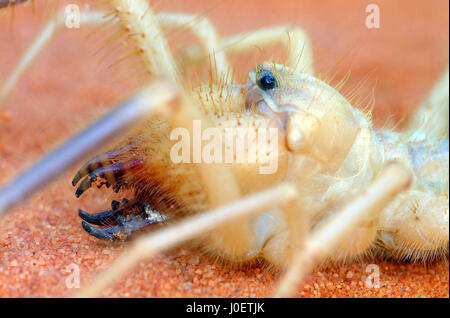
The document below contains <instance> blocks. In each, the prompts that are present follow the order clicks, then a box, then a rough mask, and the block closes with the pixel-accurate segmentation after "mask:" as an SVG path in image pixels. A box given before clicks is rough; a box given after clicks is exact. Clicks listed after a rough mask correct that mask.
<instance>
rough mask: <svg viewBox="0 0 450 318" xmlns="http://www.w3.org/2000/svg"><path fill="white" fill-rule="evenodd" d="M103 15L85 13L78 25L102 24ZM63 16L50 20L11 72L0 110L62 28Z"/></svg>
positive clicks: (0, 93) (0, 95)
mask: <svg viewBox="0 0 450 318" xmlns="http://www.w3.org/2000/svg"><path fill="white" fill-rule="evenodd" d="M103 16H104V13H101V12H85V13H82V14H81V15H80V23H82V24H87V25H96V24H100V23H103V22H104V21H105V20H104V19H103ZM64 18H65V17H64V15H63V14H58V15H57V17H56V18H55V19H52V20H51V21H50V22H49V23H48V24H47V26H46V27H45V28H44V30H43V31H42V32H41V33H40V34H39V35H38V37H37V38H36V39H35V40H34V42H33V43H32V44H31V46H30V47H29V49H28V50H27V52H26V53H25V54H24V55H23V56H22V58H21V59H20V62H19V64H18V65H17V66H16V68H15V69H14V70H13V71H12V73H11V74H10V75H9V77H8V78H7V80H6V82H5V83H4V84H3V86H2V87H1V88H0V108H1V107H2V104H3V102H4V101H5V100H6V98H7V97H8V95H9V94H10V93H11V92H12V90H13V89H14V87H15V86H16V84H17V82H18V81H19V80H20V78H21V77H22V75H23V74H24V73H25V71H26V70H27V69H28V68H29V66H30V64H31V63H32V62H33V61H34V60H35V59H36V57H37V56H38V55H39V53H40V52H41V51H42V49H43V48H44V47H45V46H46V45H47V44H48V43H49V41H50V40H51V38H52V37H53V35H54V34H55V32H56V30H58V29H60V28H62V27H63V26H64V23H65V19H64Z"/></svg>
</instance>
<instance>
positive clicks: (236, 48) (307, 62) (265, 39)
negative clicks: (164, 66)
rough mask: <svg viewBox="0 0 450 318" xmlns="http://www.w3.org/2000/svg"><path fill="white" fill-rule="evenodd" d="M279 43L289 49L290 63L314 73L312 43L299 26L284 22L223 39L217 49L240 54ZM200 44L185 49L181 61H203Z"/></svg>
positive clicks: (292, 65) (187, 63) (288, 61)
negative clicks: (280, 24)
mask: <svg viewBox="0 0 450 318" xmlns="http://www.w3.org/2000/svg"><path fill="white" fill-rule="evenodd" d="M277 42H281V43H283V44H284V45H285V46H286V48H287V51H288V60H287V62H286V63H284V64H286V65H287V66H289V67H291V68H293V69H297V70H301V71H302V72H305V73H307V74H310V75H314V66H313V53H312V46H311V42H310V40H309V38H308V35H307V34H306V32H305V31H304V30H303V29H302V28H299V27H298V26H289V25H287V26H286V25H284V26H283V25H282V26H277V27H270V28H264V29H259V30H256V31H252V32H247V33H242V34H237V35H233V36H230V37H227V38H224V39H223V40H222V41H221V42H220V44H219V46H218V48H217V50H216V52H222V51H224V52H226V53H239V52H245V51H248V50H250V49H253V48H255V47H264V46H268V45H271V44H275V43H277ZM201 51H202V49H201V48H200V47H198V46H191V47H188V48H187V49H185V50H184V51H182V53H181V57H180V59H181V64H182V65H190V64H196V63H199V62H201V61H202V60H203V59H204V58H205V56H204V55H202V52H201Z"/></svg>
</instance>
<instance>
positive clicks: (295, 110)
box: [73, 63, 448, 265]
mask: <svg viewBox="0 0 450 318" xmlns="http://www.w3.org/2000/svg"><path fill="white" fill-rule="evenodd" d="M224 91H225V92H226V93H225V94H224V93H223V92H224ZM220 92H222V98H219V95H220ZM193 96H195V97H196V101H195V104H196V105H198V107H199V108H200V110H201V112H202V113H203V114H204V115H205V116H208V118H209V119H210V120H211V122H212V123H213V125H217V127H220V128H221V129H222V132H224V131H225V130H226V129H227V128H232V129H237V128H239V127H240V128H253V129H254V130H255V135H256V130H257V129H258V128H268V127H272V128H277V129H278V131H279V134H278V135H277V139H279V140H277V145H278V147H277V149H276V151H274V153H273V156H276V160H277V162H278V165H277V166H278V169H277V170H276V172H275V173H273V174H269V175H264V174H260V173H259V171H258V169H257V165H256V164H231V167H232V171H233V173H234V175H235V176H236V179H237V183H238V185H239V188H240V190H241V192H242V194H244V195H248V194H250V193H253V192H257V191H260V190H263V189H265V188H268V187H271V186H274V185H275V184H277V183H279V182H282V181H285V180H289V181H291V182H293V183H295V184H296V186H297V189H298V193H299V196H301V197H302V198H305V199H304V200H303V201H304V204H305V205H304V206H303V209H304V210H302V211H298V213H305V211H309V213H310V216H311V220H312V224H311V226H312V228H314V227H316V226H318V225H320V224H321V223H322V222H324V220H326V219H327V218H329V216H330V215H332V214H333V213H335V212H336V211H338V210H339V209H341V208H342V207H343V206H344V205H345V204H347V203H348V202H350V201H351V200H352V198H354V197H355V196H356V195H357V194H358V193H360V192H361V190H362V189H364V188H365V187H367V186H368V185H369V184H371V183H372V182H373V181H374V179H375V178H376V177H377V175H378V172H379V171H380V170H381V168H382V167H383V166H384V165H385V164H386V163H387V162H389V161H393V160H395V161H400V162H401V163H402V164H404V165H405V166H406V167H408V168H409V169H410V171H411V173H413V174H414V181H413V185H412V187H411V188H410V189H409V190H408V191H407V192H406V193H404V194H402V195H401V196H400V197H399V198H397V199H395V200H394V202H393V203H391V204H390V205H389V206H388V207H387V208H385V209H382V208H381V209H380V211H377V212H376V213H373V214H372V215H370V216H369V217H367V218H366V219H365V220H363V221H362V222H360V224H359V226H358V227H357V228H356V229H355V230H354V231H352V233H351V235H350V236H349V237H348V238H347V240H344V241H343V242H342V243H341V244H340V245H339V247H338V248H337V249H336V251H335V252H334V254H333V256H332V258H335V259H346V258H354V257H357V256H360V255H363V254H364V253H366V252H368V251H371V252H373V251H375V252H377V253H380V254H383V255H387V256H392V257H398V258H403V257H412V258H413V259H423V258H426V257H429V256H433V255H434V254H436V255H439V254H440V252H439V251H440V250H443V249H444V248H445V246H446V244H447V242H448V197H447V195H446V192H445V191H446V188H445V185H446V184H448V178H447V179H446V178H445V175H448V173H446V170H445V169H446V167H448V138H447V139H444V140H441V139H436V140H433V139H432V140H422V141H421V142H419V143H418V142H417V140H416V139H417V137H416V136H417V134H415V135H413V136H412V137H410V138H406V137H405V136H407V133H402V132H393V131H383V130H379V131H376V130H375V129H373V127H372V125H371V120H370V117H369V116H368V115H366V114H364V113H363V112H361V111H360V110H358V109H355V108H353V107H352V106H351V105H350V103H348V102H347V101H346V100H345V98H344V97H342V96H341V95H340V94H339V93H338V92H337V91H336V90H335V89H333V88H332V87H330V86H328V85H327V84H326V83H324V82H322V81H319V80H318V79H316V78H314V77H312V76H310V75H308V74H302V73H301V72H296V71H294V70H293V69H290V68H288V67H286V66H283V65H276V64H273V63H263V64H262V65H258V67H257V68H256V69H255V70H254V71H252V72H250V74H249V82H248V83H247V84H243V85H235V84H234V85H229V86H228V85H225V86H224V87H221V86H212V87H200V88H198V89H196V90H194V93H193ZM212 110H214V111H212ZM170 135H171V132H170V124H169V123H168V122H165V121H163V120H158V119H156V120H152V121H150V122H149V123H148V124H147V125H146V127H145V128H143V129H142V130H141V131H139V132H137V133H136V134H134V135H132V136H131V137H129V138H128V139H126V141H125V142H124V143H123V145H121V146H119V147H118V148H117V149H118V150H117V149H116V150H113V151H110V152H108V153H107V154H106V155H104V156H100V158H97V159H94V160H93V161H92V162H90V163H88V164H87V165H86V166H85V167H83V168H82V169H81V170H80V172H79V173H78V174H77V176H76V178H75V179H74V182H73V183H74V185H75V184H76V183H77V182H78V181H79V180H80V177H85V179H84V180H83V181H82V182H81V185H80V187H79V188H78V190H77V195H79V194H81V193H83V191H85V190H86V189H87V187H89V186H90V184H91V183H93V182H96V181H97V177H100V178H103V179H104V181H103V182H101V183H99V185H100V186H101V185H102V184H104V183H105V184H106V185H107V186H109V185H112V186H113V188H114V189H116V190H119V189H120V188H121V187H122V186H127V187H131V188H133V189H135V199H133V200H132V201H131V202H132V203H129V202H128V203H127V204H125V206H123V207H122V208H116V209H113V210H114V211H115V212H114V213H110V212H108V213H106V214H105V212H103V214H100V215H99V217H96V218H95V220H96V221H94V222H91V223H94V224H97V225H105V224H108V223H117V222H119V223H120V226H118V227H115V228H114V229H111V228H107V229H103V230H100V229H97V228H93V227H92V226H90V225H88V224H86V223H85V222H83V227H84V228H85V229H86V230H87V231H88V232H89V233H90V234H93V235H94V236H97V237H99V238H104V239H105V238H106V239H123V238H126V237H128V235H129V234H131V232H132V231H134V230H136V229H139V228H141V227H144V226H146V225H149V224H152V223H153V222H150V221H149V218H152V220H153V219H154V217H153V216H152V215H151V214H150V215H148V214H146V212H145V208H143V206H147V205H150V206H151V208H152V209H153V210H155V211H157V212H158V213H160V214H163V215H165V216H167V217H169V218H170V217H176V216H179V215H180V214H195V213H199V212H203V211H206V210H208V209H210V208H211V206H210V205H209V203H208V197H207V195H206V194H205V191H204V189H203V187H202V186H201V179H200V176H199V175H198V174H197V172H196V170H195V169H193V166H192V164H185V163H174V162H173V160H172V159H171V157H170V153H171V148H172V147H173V145H174V143H175V142H174V141H173V140H170V139H169V136H170ZM223 135H224V133H223ZM405 138H406V139H405ZM427 142H428V143H429V145H428V146H426V144H424V143H427ZM439 142H441V144H440V145H439V144H438V143H439ZM268 143H270V141H269V142H268ZM259 146H261V145H259ZM265 146H266V147H267V148H264V146H263V147H262V148H259V149H257V153H256V155H257V156H260V155H261V154H263V153H265V152H267V151H268V150H269V145H268V144H266V145H265ZM245 152H246V153H248V152H249V149H248V148H246V149H245ZM102 158H107V160H106V164H104V163H102ZM135 163H138V165H136V164H135ZM425 170H426V171H427V173H422V172H421V171H425ZM431 170H433V172H431ZM108 171H109V173H108ZM117 171H118V172H119V173H117ZM89 173H90V175H88V174H89ZM436 174H441V175H442V176H444V177H442V176H441V177H439V178H437V175H436ZM433 176H434V178H433ZM432 179H434V181H432ZM130 204H131V205H130ZM136 205H138V206H141V208H140V209H139V211H140V214H139V215H140V216H138V218H140V219H139V220H140V221H139V222H136V220H135V219H134V217H133V218H132V219H131V220H128V221H125V220H123V215H124V214H125V215H126V213H127V210H131V209H132V208H134V207H135V206H136ZM147 215H148V216H147ZM80 216H81V217H82V218H83V219H84V220H86V221H89V220H90V219H91V218H92V216H91V215H90V214H87V213H85V212H83V211H81V212H80ZM404 219H407V220H408V224H403V222H404ZM98 220H100V222H97V221H98ZM247 222H249V223H251V224H252V225H251V227H252V229H253V232H252V233H251V234H250V235H251V236H252V238H251V241H253V242H255V244H256V245H255V246H252V249H251V250H246V253H245V254H239V255H236V254H235V253H234V252H233V249H232V248H231V247H229V248H228V247H227V246H220V247H218V246H217V243H216V242H217V241H218V240H219V239H216V238H214V233H210V234H208V235H207V236H206V237H205V238H203V240H204V241H205V242H206V243H205V244H206V247H207V249H208V250H209V251H212V252H214V253H218V254H220V255H221V256H223V257H225V258H226V259H229V260H238V261H243V260H247V259H251V258H254V257H257V256H263V257H264V258H266V259H267V260H268V261H269V262H270V263H273V264H276V265H283V264H284V263H286V262H287V255H288V249H289V235H288V229H287V224H286V221H285V220H284V218H283V215H282V214H280V213H278V212H277V211H269V212H268V213H266V214H263V215H261V216H259V217H255V218H253V219H249V220H247ZM393 223H394V224H396V227H394V226H393ZM405 227H406V228H405ZM114 231H115V232H114ZM208 236H211V237H212V238H211V237H208ZM211 242H213V243H211ZM220 244H221V245H223V244H224V242H221V243H220ZM375 245H378V246H377V247H375Z"/></svg>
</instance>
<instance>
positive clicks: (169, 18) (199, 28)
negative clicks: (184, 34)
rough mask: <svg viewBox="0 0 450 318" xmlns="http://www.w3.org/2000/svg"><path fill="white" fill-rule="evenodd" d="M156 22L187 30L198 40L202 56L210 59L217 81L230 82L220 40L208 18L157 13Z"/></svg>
mask: <svg viewBox="0 0 450 318" xmlns="http://www.w3.org/2000/svg"><path fill="white" fill-rule="evenodd" d="M157 17H158V20H159V22H160V23H161V25H162V26H164V27H167V28H180V27H182V28H189V29H190V30H191V32H192V33H193V34H194V35H195V36H196V37H197V38H198V40H199V41H200V45H201V47H202V50H203V52H204V55H206V56H210V57H211V64H212V67H214V71H215V73H216V74H217V75H216V77H217V80H220V81H221V82H223V83H225V84H229V83H230V81H231V76H230V75H231V68H230V66H229V65H228V62H227V59H226V56H225V52H224V51H223V50H219V49H218V47H219V43H220V40H219V38H218V36H217V33H216V30H215V29H214V26H213V25H212V23H211V22H210V21H209V19H208V18H206V17H204V16H201V15H200V16H197V15H191V14H181V13H158V14H157Z"/></svg>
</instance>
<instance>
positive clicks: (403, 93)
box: [0, 0, 449, 297]
mask: <svg viewBox="0 0 450 318" xmlns="http://www.w3.org/2000/svg"><path fill="white" fill-rule="evenodd" d="M38 2H39V4H38V6H37V10H36V13H33V12H32V11H33V10H32V8H31V6H29V7H27V8H23V7H21V8H19V7H17V8H16V10H15V12H14V21H13V22H12V23H11V21H10V17H11V13H10V12H9V13H8V14H6V15H1V17H0V82H2V81H3V80H4V79H5V77H6V74H8V72H9V71H10V70H11V69H12V68H13V66H14V65H15V64H16V63H17V61H18V57H19V56H20V55H21V54H22V53H23V52H24V51H25V49H26V47H27V45H28V44H29V43H30V40H31V39H32V38H33V36H34V35H36V34H37V32H38V31H39V30H40V29H41V28H42V26H43V25H44V22H45V21H46V16H45V14H44V12H46V10H45V7H46V6H45V3H46V1H38ZM277 2H278V4H277V3H276V1H253V0H252V1H245V2H244V1H237V0H230V1H223V2H219V1H215V2H212V3H211V2H208V1H170V2H167V3H165V4H161V3H159V4H158V5H157V10H170V11H179V12H180V11H184V12H191V13H200V12H202V13H206V14H207V15H208V16H209V17H210V18H211V20H212V21H213V23H214V24H215V25H216V26H217V29H218V30H219V32H220V33H221V34H223V35H228V34H233V33H235V32H243V31H248V30H251V29H256V28H260V27H266V26H270V25H277V24H286V23H295V24H300V25H302V26H303V27H304V28H305V29H306V30H307V32H308V33H309V35H310V37H311V40H312V44H313V49H314V56H315V66H316V69H317V70H318V72H319V73H320V72H326V71H328V70H330V69H332V70H334V71H335V72H336V74H337V75H336V77H337V78H342V77H343V76H344V75H345V73H346V72H347V71H348V70H351V77H350V80H349V81H348V84H347V86H346V87H349V88H350V89H351V88H352V87H354V86H355V85H357V84H358V83H359V82H361V81H362V80H363V79H364V78H365V77H366V76H369V81H368V82H367V83H366V84H365V85H363V87H362V89H361V90H362V94H369V93H370V91H371V90H372V89H374V92H375V97H376V107H375V110H374V116H375V123H376V124H377V125H381V124H383V123H385V122H386V121H387V120H388V119H390V118H393V119H394V120H399V119H400V118H402V116H403V115H404V114H408V113H410V112H411V111H412V110H413V109H414V108H415V107H416V106H417V105H418V103H419V102H420V100H421V99H422V98H423V97H424V96H425V94H426V93H427V91H428V90H429V88H430V87H431V86H432V84H433V83H434V81H435V79H437V78H438V76H439V75H440V73H441V72H442V71H443V70H444V67H445V66H446V64H447V63H448V24H449V16H448V2H446V1H440V0H435V1H420V0H417V1H412V0H408V1H376V3H377V4H378V5H379V7H380V17H381V20H380V23H381V25H380V28H379V29H368V28H366V26H365V24H364V21H365V18H366V16H367V13H366V12H365V7H366V5H367V4H369V3H372V2H373V1H362V0H361V1H331V0H325V1H320V2H319V1H313V0H311V1H277ZM42 3H44V4H42ZM230 21H232V23H231V22H230ZM90 31H92V30H86V29H80V30H74V29H72V30H63V31H61V32H59V33H58V35H57V36H56V37H55V40H54V41H53V43H52V44H51V45H50V46H49V47H48V49H47V50H46V51H45V52H44V53H43V54H42V55H41V56H40V57H39V59H38V61H37V63H35V64H34V65H33V66H32V67H31V69H30V71H29V72H28V73H27V74H26V75H25V77H24V78H23V79H22V80H21V82H20V84H19V85H18V86H17V87H16V89H15V90H14V92H13V94H12V95H11V96H10V97H9V98H8V99H7V100H6V103H5V105H4V108H3V109H2V110H1V111H0V113H1V118H0V183H4V182H6V181H7V180H9V179H10V178H12V177H13V176H14V175H15V174H16V173H18V172H19V171H20V170H22V169H24V168H25V167H27V166H28V165H30V164H31V163H32V162H33V161H35V160H36V159H38V158H39V157H40V156H41V155H42V154H44V153H45V152H46V151H48V150H50V149H51V148H53V147H54V146H56V145H57V144H59V143H61V142H63V141H64V140H65V139H66V138H67V137H68V136H70V135H72V134H74V133H76V132H77V131H79V130H81V129H82V128H83V127H85V126H86V125H87V124H88V123H89V122H92V121H93V120H95V119H96V118H98V117H99V116H100V115H101V114H103V113H104V112H105V111H107V110H108V109H110V108H111V107H112V106H113V105H114V104H115V103H116V102H117V101H118V100H120V99H121V98H122V97H123V96H126V95H127V94H128V93H129V92H130V91H131V89H132V88H133V87H134V86H135V84H134V83H135V82H133V80H130V81H127V80H123V79H120V78H118V77H116V74H117V69H116V68H114V67H113V68H108V63H107V62H104V61H103V60H102V59H101V55H94V53H95V51H96V50H97V49H98V48H99V46H100V45H101V44H100V42H101V41H99V37H98V36H97V38H95V36H94V37H91V38H89V39H87V38H86V36H87V34H89V32H90ZM180 38H182V36H180V35H179V34H178V35H177V34H176V33H174V34H173V35H172V36H169V39H171V40H172V41H175V42H177V41H178V40H179V39H180ZM180 41H181V40H180ZM259 54H260V53H259V50H258V49H257V48H255V53H254V54H253V55H252V56H253V57H252V58H245V59H244V58H234V59H233V60H234V61H235V62H236V65H237V67H238V70H239V71H241V72H242V73H246V72H247V71H248V70H250V69H251V68H252V67H253V65H252V63H253V61H255V59H261V58H262V56H261V55H259ZM265 54H266V53H265ZM270 54H271V53H270V52H269V53H268V55H267V56H270ZM112 55H113V56H114V54H112ZM264 56H265V55H264ZM116 58H117V56H116ZM375 83H376V85H375ZM74 171H75V169H72V170H71V171H67V172H66V173H64V174H62V175H61V177H60V178H59V179H58V180H57V181H56V182H54V183H53V184H51V185H50V186H48V187H46V188H43V189H40V190H39V191H38V192H37V194H36V195H35V196H34V197H33V198H32V199H31V200H29V201H28V202H24V203H23V204H22V205H21V206H19V207H17V208H16V209H15V210H14V211H12V212H11V213H10V214H8V215H7V217H5V218H4V219H3V220H2V221H1V222H0V297H61V296H69V295H70V294H71V293H73V291H74V290H73V289H70V288H67V285H66V280H67V278H68V276H69V272H68V269H70V268H71V267H70V265H72V264H75V265H77V266H79V269H80V277H81V285H83V286H84V285H86V284H88V283H89V282H90V281H91V280H92V279H93V277H94V276H95V274H96V273H98V272H100V271H102V270H103V269H105V268H107V267H108V265H109V264H111V262H112V261H113V260H114V259H115V258H116V257H117V256H118V255H119V254H120V253H121V252H123V251H124V249H125V248H126V244H112V243H108V242H101V241H98V240H96V239H94V238H92V237H89V236H88V234H87V233H85V232H84V231H83V230H82V228H81V226H80V220H79V218H78V216H77V213H76V211H77V209H78V207H83V208H85V209H86V210H88V211H95V210H96V209H97V210H101V209H102V208H105V207H107V206H108V205H109V203H108V202H109V201H110V197H109V195H108V194H107V193H106V192H105V191H101V192H98V191H92V190H91V191H89V192H90V193H87V195H86V196H85V197H83V198H81V199H76V198H75V196H74V189H73V188H72V186H71V184H70V180H71V177H72V176H73V174H74ZM370 263H374V264H376V265H378V266H379V270H380V275H381V276H380V288H378V289H376V288H368V287H367V286H366V284H365V282H366V279H367V275H369V274H370V273H366V271H365V270H366V267H367V265H368V264H370ZM448 269H449V268H448V259H446V260H443V261H440V262H435V263H432V264H427V265H424V264H408V263H393V262H386V261H380V260H373V261H361V262H358V263H352V264H346V265H328V266H324V267H322V268H319V269H317V270H316V271H314V272H313V273H312V275H311V276H310V277H309V278H308V279H307V281H306V282H305V283H304V284H303V285H302V286H301V287H300V288H299V290H298V293H297V294H296V296H299V297H449V273H448ZM278 278H279V273H278V272H277V271H275V270H267V269H266V268H265V266H264V265H262V264H254V265H252V266H248V267H245V268H228V267H224V266H222V265H221V264H219V263H215V262H214V261H212V260H211V259H209V258H207V257H203V256H202V254H201V253H200V252H198V251H196V250H195V249H190V248H188V247H183V248H179V249H177V250H175V251H172V252H170V253H167V254H165V255H161V256H159V257H157V258H155V259H152V260H148V261H146V262H142V263H141V264H139V266H137V268H136V269H135V270H133V271H132V272H130V273H129V274H128V275H127V276H126V277H124V278H122V279H120V281H118V282H117V283H116V284H115V285H113V286H112V287H110V288H108V289H107V290H105V291H104V292H103V294H102V295H103V296H107V297H115V296H119V297H191V296H192V297H197V296H208V297H210V296H223V297H265V296H269V295H270V292H271V290H272V289H273V287H274V286H275V283H276V281H277V279H278Z"/></svg>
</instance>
